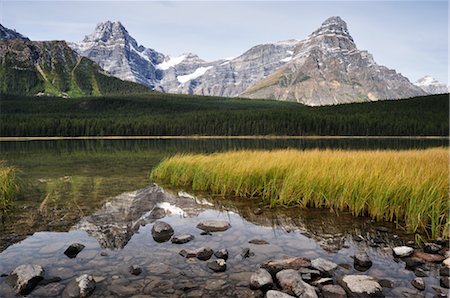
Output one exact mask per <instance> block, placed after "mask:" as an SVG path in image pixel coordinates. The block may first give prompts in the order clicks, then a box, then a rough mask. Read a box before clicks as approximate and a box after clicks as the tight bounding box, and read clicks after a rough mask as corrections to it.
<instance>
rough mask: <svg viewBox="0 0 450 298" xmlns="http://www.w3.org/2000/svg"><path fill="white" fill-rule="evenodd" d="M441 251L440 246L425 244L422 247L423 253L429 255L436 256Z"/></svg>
mask: <svg viewBox="0 0 450 298" xmlns="http://www.w3.org/2000/svg"><path fill="white" fill-rule="evenodd" d="M441 249H442V246H440V245H438V244H435V243H431V242H428V243H425V244H424V246H423V251H424V252H426V253H429V254H438V253H439V252H440V251H441Z"/></svg>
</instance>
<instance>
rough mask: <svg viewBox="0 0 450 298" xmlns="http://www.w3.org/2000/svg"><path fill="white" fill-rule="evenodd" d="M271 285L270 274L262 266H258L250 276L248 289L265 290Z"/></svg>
mask: <svg viewBox="0 0 450 298" xmlns="http://www.w3.org/2000/svg"><path fill="white" fill-rule="evenodd" d="M272 285H273V279H272V275H270V273H269V272H268V271H267V270H266V269H263V268H259V269H258V270H256V271H255V273H253V274H252V276H251V277H250V289H252V290H259V289H261V290H263V291H264V290H267V289H270V288H271V287H272Z"/></svg>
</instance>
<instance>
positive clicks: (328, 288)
mask: <svg viewBox="0 0 450 298" xmlns="http://www.w3.org/2000/svg"><path fill="white" fill-rule="evenodd" d="M322 296H323V298H346V297H347V293H345V290H344V289H343V288H342V287H341V286H339V285H325V286H323V287H322Z"/></svg>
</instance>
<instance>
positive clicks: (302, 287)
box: [276, 269, 317, 298]
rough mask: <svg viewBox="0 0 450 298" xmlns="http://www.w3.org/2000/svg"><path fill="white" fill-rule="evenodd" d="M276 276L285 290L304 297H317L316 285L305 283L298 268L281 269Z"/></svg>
mask: <svg viewBox="0 0 450 298" xmlns="http://www.w3.org/2000/svg"><path fill="white" fill-rule="evenodd" d="M276 278H277V280H278V284H279V285H280V287H281V288H282V289H283V291H285V292H286V293H288V294H290V295H295V296H296V297H303V298H306V297H308V298H317V294H316V290H315V289H314V287H313V286H311V285H309V284H307V283H305V282H304V281H303V280H302V277H301V276H300V274H299V273H298V272H297V271H296V270H293V269H286V270H281V271H280V272H278V273H277V274H276Z"/></svg>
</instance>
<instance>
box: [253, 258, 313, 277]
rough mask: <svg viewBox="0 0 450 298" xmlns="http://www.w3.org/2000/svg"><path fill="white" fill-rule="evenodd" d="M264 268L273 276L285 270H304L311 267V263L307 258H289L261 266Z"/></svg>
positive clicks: (271, 261)
mask: <svg viewBox="0 0 450 298" xmlns="http://www.w3.org/2000/svg"><path fill="white" fill-rule="evenodd" d="M261 267H262V268H264V269H266V270H267V271H269V272H270V273H271V274H272V275H275V274H276V273H277V272H279V271H281V270H284V269H294V270H299V269H302V268H308V267H311V261H310V260H308V259H305V258H288V259H277V260H270V261H268V262H266V263H264V264H262V265H261Z"/></svg>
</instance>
